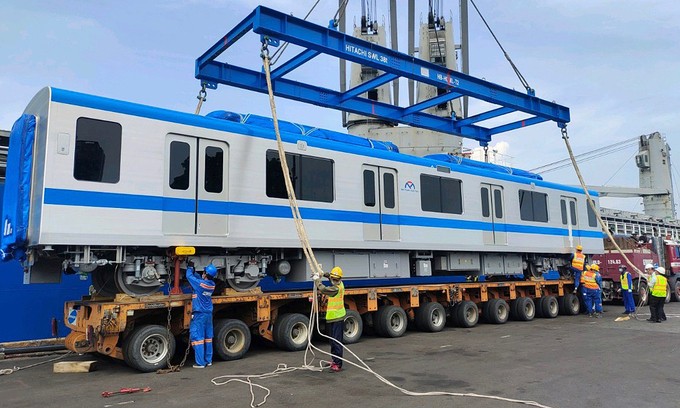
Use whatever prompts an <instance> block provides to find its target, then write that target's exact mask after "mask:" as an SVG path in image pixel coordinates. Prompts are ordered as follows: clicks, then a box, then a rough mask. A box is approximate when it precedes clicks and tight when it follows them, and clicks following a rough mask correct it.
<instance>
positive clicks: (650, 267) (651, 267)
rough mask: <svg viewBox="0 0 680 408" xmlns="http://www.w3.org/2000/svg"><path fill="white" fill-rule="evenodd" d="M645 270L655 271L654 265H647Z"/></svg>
mask: <svg viewBox="0 0 680 408" xmlns="http://www.w3.org/2000/svg"><path fill="white" fill-rule="evenodd" d="M645 269H654V265H652V264H650V263H648V264H647V265H645Z"/></svg>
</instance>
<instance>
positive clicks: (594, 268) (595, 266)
mask: <svg viewBox="0 0 680 408" xmlns="http://www.w3.org/2000/svg"><path fill="white" fill-rule="evenodd" d="M590 269H592V270H594V271H596V272H599V271H600V265H598V264H594V265H591V266H590Z"/></svg>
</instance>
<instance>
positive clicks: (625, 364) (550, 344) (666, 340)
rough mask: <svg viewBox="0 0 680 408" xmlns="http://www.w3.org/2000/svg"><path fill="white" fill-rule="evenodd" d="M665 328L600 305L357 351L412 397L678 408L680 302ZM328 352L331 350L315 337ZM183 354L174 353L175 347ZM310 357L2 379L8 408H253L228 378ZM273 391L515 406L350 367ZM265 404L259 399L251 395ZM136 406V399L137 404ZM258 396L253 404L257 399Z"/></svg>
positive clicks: (272, 404)
mask: <svg viewBox="0 0 680 408" xmlns="http://www.w3.org/2000/svg"><path fill="white" fill-rule="evenodd" d="M665 309H666V314H667V316H668V320H667V321H666V322H664V323H659V324H653V323H648V322H647V321H645V320H644V319H646V318H648V317H649V309H648V308H647V307H644V308H642V309H640V314H639V319H640V320H629V321H623V322H615V319H616V318H617V317H619V316H622V315H621V312H622V311H623V306H620V305H605V313H604V317H603V318H601V319H595V318H588V317H587V316H584V315H579V316H574V317H568V316H558V317H557V318H556V319H535V320H534V321H532V322H515V321H509V322H508V323H506V324H504V325H491V324H484V323H480V324H478V325H477V326H476V327H474V328H471V329H461V328H449V327H447V328H446V329H444V331H442V332H439V333H422V332H417V331H408V332H407V333H406V334H405V335H404V336H403V337H401V338H395V339H387V338H379V337H373V336H364V338H362V340H361V341H360V342H359V343H357V344H354V345H352V346H351V349H352V350H353V351H354V352H355V353H357V354H358V355H359V356H361V357H362V358H363V359H365V360H366V361H367V363H368V364H369V365H370V366H371V367H372V368H373V369H374V370H375V371H377V372H378V373H380V374H381V375H383V376H384V377H386V378H387V379H389V380H390V381H392V382H394V383H395V384H397V385H399V386H400V387H403V388H406V389H408V390H410V391H415V392H427V391H449V392H462V393H477V394H489V395H495V396H501V397H506V398H513V399H521V400H531V401H536V402H538V403H540V404H543V405H546V406H549V407H552V408H558V407H559V408H581V407H586V406H587V407H616V408H620V407H652V406H653V407H656V408H663V407H669V408H670V407H674V408H677V407H678V406H680V400H678V396H677V395H678V394H677V388H678V386H679V385H680V378H679V377H678V374H677V372H678V370H677V366H678V364H680V356H679V354H680V303H669V304H667V305H666V308H665ZM315 344H318V345H319V346H320V347H321V348H322V349H324V350H328V349H329V345H328V344H327V343H325V342H322V341H318V342H316V343H315ZM183 347H184V346H179V345H178V349H180V351H181V349H182V348H183ZM49 358H54V356H49V357H34V358H14V359H8V360H2V361H0V369H4V368H12V367H13V366H19V367H23V366H26V365H29V364H34V363H37V362H40V361H43V360H47V359H49ZM302 359H303V353H302V352H298V353H290V352H284V351H279V350H277V349H275V348H274V347H273V346H269V345H266V344H260V343H258V342H255V343H254V345H253V347H252V348H251V351H250V352H249V353H248V354H247V355H246V357H245V358H244V359H242V360H238V361H229V362H223V361H219V360H216V361H215V363H214V364H213V366H212V367H208V368H206V369H193V368H191V365H192V363H193V356H192V355H191V354H190V355H189V360H188V362H187V365H186V367H185V368H183V369H182V370H181V372H178V373H170V374H164V375H159V374H155V373H150V374H141V373H139V372H137V371H135V370H133V369H131V368H128V367H127V366H125V365H124V363H123V362H121V361H116V360H113V359H110V358H106V357H104V356H99V355H83V356H77V355H73V354H72V355H69V356H67V357H65V358H64V359H62V360H60V361H85V360H98V368H97V371H93V372H90V373H78V374H73V373H69V374H55V373H53V372H52V365H53V363H48V364H44V365H40V366H37V367H33V368H29V369H26V370H20V371H17V372H14V373H13V374H10V375H4V376H0V395H2V404H1V405H2V406H5V407H13V408H19V407H43V408H44V407H107V406H108V407H118V406H125V407H126V408H135V407H158V408H161V407H162V408H168V407H188V406H210V407H218V406H225V407H226V406H228V407H235V408H236V407H249V406H250V398H251V396H250V392H249V390H248V386H247V385H245V384H228V385H225V386H215V385H213V384H212V383H211V381H210V380H211V379H212V378H214V377H217V376H221V375H233V374H262V373H267V372H270V371H273V370H274V369H276V367H277V364H287V365H288V366H291V367H292V366H299V365H300V364H302ZM254 382H256V383H258V384H261V385H263V386H266V387H268V388H269V389H270V390H271V395H269V397H268V399H267V403H266V404H265V405H263V407H266V408H276V407H291V406H324V405H327V404H328V403H332V404H333V405H335V406H338V407H368V408H373V407H375V408H378V407H390V408H407V407H408V408H412V407H441V406H447V407H454V406H458V407H463V406H464V407H466V408H506V407H507V408H511V407H522V406H526V405H520V404H517V403H509V402H502V401H493V400H485V399H477V398H469V397H411V396H406V395H404V394H401V393H400V392H399V391H397V390H395V389H393V388H391V387H388V386H386V385H384V384H382V383H381V382H380V381H378V380H377V379H376V378H374V377H373V376H371V375H370V374H368V373H365V372H363V371H361V370H359V369H357V368H354V367H351V366H349V365H347V364H346V365H345V368H344V369H343V371H342V372H340V373H332V372H330V371H329V370H326V371H324V372H320V373H319V372H310V371H295V372H293V373H289V374H283V375H280V376H278V377H274V378H269V379H265V380H256V381H254ZM139 387H151V389H152V391H150V392H146V393H136V394H123V395H114V396H112V397H109V398H102V397H101V393H102V392H103V391H117V390H119V389H120V388H139ZM256 395H257V396H258V398H261V397H262V396H263V392H260V391H257V390H256ZM130 401H134V402H130ZM257 401H260V399H256V402H257Z"/></svg>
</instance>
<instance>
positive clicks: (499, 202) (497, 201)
mask: <svg viewBox="0 0 680 408" xmlns="http://www.w3.org/2000/svg"><path fill="white" fill-rule="evenodd" d="M493 206H494V210H495V212H496V219H501V218H503V192H502V191H501V190H494V191H493Z"/></svg>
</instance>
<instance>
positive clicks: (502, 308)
mask: <svg viewBox="0 0 680 408" xmlns="http://www.w3.org/2000/svg"><path fill="white" fill-rule="evenodd" d="M484 315H485V316H484V318H485V319H486V321H487V322H488V323H491V324H504V323H505V322H507V321H508V317H510V307H509V306H508V302H506V301H505V300H503V299H491V300H489V301H488V302H487V304H486V306H485V307H484Z"/></svg>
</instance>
